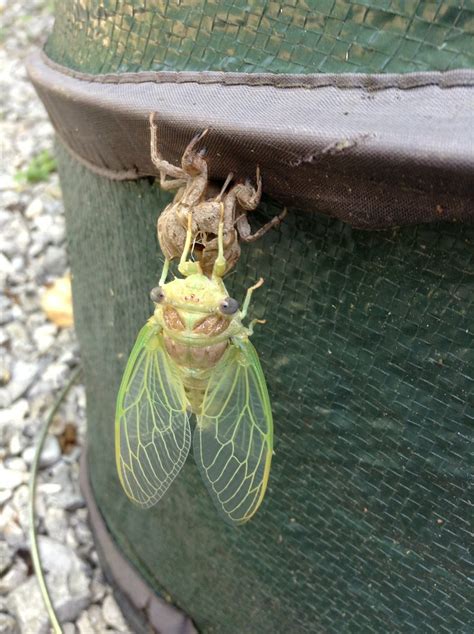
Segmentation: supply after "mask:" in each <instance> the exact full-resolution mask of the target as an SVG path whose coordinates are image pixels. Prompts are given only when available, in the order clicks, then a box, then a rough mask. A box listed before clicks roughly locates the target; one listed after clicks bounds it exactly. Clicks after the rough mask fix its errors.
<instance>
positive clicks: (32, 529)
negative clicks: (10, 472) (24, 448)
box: [28, 366, 82, 634]
mask: <svg viewBox="0 0 474 634" xmlns="http://www.w3.org/2000/svg"><path fill="white" fill-rule="evenodd" d="M81 372H82V367H81V366H79V367H78V368H76V369H75V370H74V372H73V373H72V376H71V378H70V379H69V381H68V382H67V384H66V386H65V387H64V388H63V390H62V391H61V393H60V395H59V396H58V398H57V399H56V402H55V403H54V405H53V408H52V409H51V411H50V413H49V414H48V416H47V418H46V420H45V422H44V425H43V428H42V430H41V433H40V437H39V440H38V444H37V446H36V451H35V455H34V458H33V463H32V465H31V475H30V495H29V500H28V518H29V530H28V534H29V538H30V545H31V546H30V547H31V559H32V561H33V569H34V571H35V574H36V577H37V579H38V585H39V587H40V591H41V596H42V597H43V601H44V605H45V607H46V611H47V613H48V616H49V620H50V621H51V625H52V626H53V630H54V634H63V630H62V629H61V626H60V624H59V621H58V617H57V616H56V612H55V610H54V606H53V603H52V601H51V596H50V594H49V590H48V586H47V585H46V580H45V578H44V574H43V567H42V565H41V558H40V554H39V550H38V537H37V535H36V522H35V495H36V479H37V475H38V466H39V461H40V456H41V450H42V449H43V445H44V441H45V439H46V436H47V434H48V430H49V427H50V425H51V423H52V420H53V418H54V416H55V415H56V412H57V411H58V409H59V407H60V406H61V404H62V402H63V400H64V399H65V397H66V395H67V393H68V392H69V390H70V389H71V387H72V386H73V385H74V383H75V382H76V380H77V379H78V377H79V375H80V374H81Z"/></svg>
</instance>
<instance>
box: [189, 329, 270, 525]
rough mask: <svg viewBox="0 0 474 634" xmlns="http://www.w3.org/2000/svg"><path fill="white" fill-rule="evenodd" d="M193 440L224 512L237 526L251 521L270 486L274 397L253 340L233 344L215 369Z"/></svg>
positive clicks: (202, 469)
mask: <svg viewBox="0 0 474 634" xmlns="http://www.w3.org/2000/svg"><path fill="white" fill-rule="evenodd" d="M193 444H194V457H195V460H196V462H197V464H198V466H199V469H200V472H201V476H202V478H203V480H204V482H205V484H206V487H207V489H208V491H209V493H210V495H211V497H212V499H213V501H214V504H215V505H216V507H217V509H218V510H219V512H220V513H221V515H222V516H223V517H224V519H226V520H227V521H228V522H231V523H234V524H242V523H244V522H246V521H247V520H249V519H250V518H251V517H252V515H254V513H255V512H256V511H257V509H258V507H259V506H260V504H261V502H262V500H263V496H264V494H265V490H266V488H267V482H268V476H269V472H270V463H271V458H272V447H273V421H272V413H271V408H270V399H269V397H268V390H267V386H266V383H265V378H264V376H263V372H262V368H261V366H260V362H259V360H258V356H257V353H256V351H255V348H254V347H253V345H252V344H251V343H250V342H248V341H247V342H238V344H232V345H231V346H230V347H229V350H228V351H227V352H226V354H225V355H224V357H223V358H222V361H221V362H220V363H219V364H218V365H217V366H216V368H215V370H214V372H213V373H212V375H211V377H210V380H209V384H208V387H207V389H206V392H205V395H204V398H203V404H202V409H201V414H200V415H199V416H197V425H196V430H195V432H194V440H193Z"/></svg>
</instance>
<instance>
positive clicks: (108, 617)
mask: <svg viewBox="0 0 474 634" xmlns="http://www.w3.org/2000/svg"><path fill="white" fill-rule="evenodd" d="M102 613H103V615H104V620H105V622H106V623H107V625H110V626H111V627H113V628H114V629H115V630H117V631H118V632H128V631H129V629H128V627H127V624H126V622H125V619H124V618H123V615H122V612H121V611H120V608H119V606H118V605H117V602H116V601H115V599H114V598H113V596H112V595H111V594H109V595H107V596H106V597H105V599H104V603H103V605H102Z"/></svg>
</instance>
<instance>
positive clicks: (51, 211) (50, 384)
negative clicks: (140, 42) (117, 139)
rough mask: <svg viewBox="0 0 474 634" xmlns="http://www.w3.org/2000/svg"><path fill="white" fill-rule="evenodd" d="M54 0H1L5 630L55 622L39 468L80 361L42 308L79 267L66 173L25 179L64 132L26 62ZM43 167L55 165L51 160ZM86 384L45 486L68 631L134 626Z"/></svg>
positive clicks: (44, 468)
mask: <svg viewBox="0 0 474 634" xmlns="http://www.w3.org/2000/svg"><path fill="white" fill-rule="evenodd" d="M51 11H52V2H45V1H44V0H37V1H35V0H28V1H26V0H24V1H23V2H19V1H14V0H7V1H5V0H0V26H1V30H0V47H1V50H0V104H1V111H2V112H1V118H0V138H1V143H2V145H1V159H2V160H1V168H0V282H1V287H2V292H1V294H0V346H1V357H0V633H2V634H14V633H18V632H21V633H22V634H40V633H47V632H49V626H48V620H47V616H46V611H45V609H44V606H43V602H42V599H41V596H40V593H39V588H38V584H37V581H36V579H35V577H34V575H33V573H32V566H31V557H30V552H29V545H28V540H27V532H28V516H27V501H28V478H29V468H30V465H31V461H32V457H33V451H34V447H35V444H36V442H37V438H38V432H39V428H40V425H41V423H42V422H43V421H44V419H45V416H46V414H47V412H48V410H49V409H50V407H51V406H52V404H53V403H54V401H55V399H56V398H57V396H58V393H59V392H60V389H61V388H62V386H63V385H65V383H67V381H68V378H69V377H70V376H71V374H72V372H73V370H74V368H75V367H76V366H77V365H78V364H79V351H78V345H77V342H76V338H75V334H74V330H73V329H72V328H65V327H58V325H56V324H55V323H54V322H53V321H50V320H49V319H48V317H47V316H46V314H45V313H44V312H43V310H42V308H41V298H42V297H43V295H44V294H45V292H46V291H47V289H48V287H50V286H51V284H53V283H54V281H55V280H57V279H58V278H62V277H64V276H65V275H66V274H67V271H68V268H67V255H66V250H65V227H64V214H63V205H62V200H61V192H60V189H59V183H58V177H57V174H56V173H54V172H52V173H51V174H47V172H48V169H46V174H43V175H42V176H41V178H42V180H40V182H37V183H31V182H29V181H28V180H27V179H25V177H23V178H22V177H21V176H20V177H18V174H19V173H22V172H24V171H25V170H26V169H27V168H28V166H31V161H32V159H34V158H35V157H37V156H38V154H40V153H41V152H44V151H45V150H49V151H50V152H51V151H52V147H53V131H52V128H51V126H50V124H49V122H48V119H47V117H46V113H45V111H44V110H43V107H42V105H41V104H40V102H39V100H38V98H37V97H36V94H35V92H34V90H33V88H32V86H31V85H30V84H29V83H28V80H27V78H26V72H25V69H24V59H25V57H26V55H27V54H28V53H29V52H30V51H32V50H34V49H35V48H37V47H38V46H40V45H41V44H42V42H43V40H44V38H45V36H46V34H47V33H48V32H49V31H50V29H51V23H52V19H51ZM44 156H45V155H43V165H44V163H45V162H46V163H48V160H47V159H46V160H45V159H44ZM84 430H85V393H84V387H83V386H82V385H79V384H77V385H75V386H74V387H73V388H72V389H71V391H70V392H69V395H68V397H67V399H66V401H65V402H64V404H63V406H62V408H61V410H60V412H59V414H58V415H57V416H56V418H55V420H54V423H53V428H52V433H51V434H50V435H49V436H48V438H47V441H46V444H45V449H44V451H43V455H42V458H41V470H40V477H39V483H38V492H37V512H38V515H39V518H40V519H39V524H38V530H39V534H40V538H39V541H40V549H41V553H42V558H43V563H44V567H45V570H46V573H47V576H46V579H47V581H48V583H49V586H50V588H51V591H52V596H53V601H54V603H55V606H56V609H57V612H58V615H59V618H60V619H61V621H62V622H63V628H64V632H65V633H67V634H73V633H74V632H77V633H79V634H90V633H92V632H94V633H95V632H99V633H100V632H106V631H107V632H111V631H114V632H128V629H127V627H126V625H125V623H124V620H123V617H122V614H121V612H120V610H119V608H118V606H117V604H116V602H115V600H114V598H113V597H112V595H111V589H110V587H109V586H108V585H107V584H106V583H105V581H104V578H103V575H102V572H101V570H100V568H99V567H98V562H97V555H96V552H95V550H94V547H93V541H92V535H91V532H90V529H89V527H88V524H87V512H86V509H85V506H84V501H83V499H82V496H81V493H80V490H79V486H78V471H79V466H78V459H79V456H80V453H81V446H82V443H83V439H84Z"/></svg>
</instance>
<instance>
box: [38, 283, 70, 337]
mask: <svg viewBox="0 0 474 634" xmlns="http://www.w3.org/2000/svg"><path fill="white" fill-rule="evenodd" d="M41 308H42V309H43V311H44V312H45V314H46V317H47V318H48V319H49V320H50V321H52V322H53V323H54V324H56V326H59V327H60V328H69V327H70V326H72V325H73V323H74V318H73V314H72V294H71V278H70V276H69V275H65V276H64V277H60V278H58V279H57V280H56V281H55V282H53V284H52V285H51V286H50V287H49V288H48V289H47V290H46V292H45V294H44V295H43V297H42V298H41Z"/></svg>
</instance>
